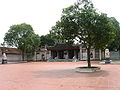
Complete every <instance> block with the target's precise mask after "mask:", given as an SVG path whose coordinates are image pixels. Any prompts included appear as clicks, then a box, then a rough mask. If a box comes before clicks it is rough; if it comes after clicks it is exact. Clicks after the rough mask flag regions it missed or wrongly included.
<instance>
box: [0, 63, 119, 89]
mask: <svg viewBox="0 0 120 90" xmlns="http://www.w3.org/2000/svg"><path fill="white" fill-rule="evenodd" d="M92 63H93V64H92V65H94V66H100V67H101V68H102V71H100V72H94V73H77V72H75V70H74V69H75V67H78V66H84V65H87V64H86V61H83V62H30V63H19V64H4V65H2V64H1V65H0V90H120V65H119V64H112V65H110V64H106V65H101V64H99V63H98V62H92Z"/></svg>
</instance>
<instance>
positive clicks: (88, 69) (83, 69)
mask: <svg viewBox="0 0 120 90" xmlns="http://www.w3.org/2000/svg"><path fill="white" fill-rule="evenodd" d="M100 69H101V68H100V67H96V66H92V67H87V66H85V67H77V68H75V70H76V72H97V71H100Z"/></svg>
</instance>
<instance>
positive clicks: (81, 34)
mask: <svg viewBox="0 0 120 90" xmlns="http://www.w3.org/2000/svg"><path fill="white" fill-rule="evenodd" d="M54 27H56V28H57V29H54V28H53V29H52V30H51V31H52V32H53V34H54V35H58V36H59V37H60V36H62V37H63V39H64V40H65V41H66V40H68V41H69V40H75V39H76V38H77V40H78V41H79V43H80V44H82V45H83V46H85V47H86V49H87V57H88V67H91V63H90V49H91V47H94V48H99V49H100V48H105V47H106V46H108V45H109V44H110V43H111V42H112V41H113V40H114V37H115V32H114V31H115V26H114V24H113V23H112V21H111V20H110V19H109V17H107V15H106V14H104V13H100V12H99V13H98V12H97V11H96V9H95V8H94V6H93V4H92V2H91V1H89V0H78V2H77V3H75V4H74V5H71V6H70V7H67V8H64V9H63V12H62V16H61V19H60V21H59V23H56V25H55V26H54ZM59 33H60V34H59Z"/></svg>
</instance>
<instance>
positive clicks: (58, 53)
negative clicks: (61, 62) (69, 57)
mask: <svg viewBox="0 0 120 90" xmlns="http://www.w3.org/2000/svg"><path fill="white" fill-rule="evenodd" d="M57 59H59V51H57Z"/></svg>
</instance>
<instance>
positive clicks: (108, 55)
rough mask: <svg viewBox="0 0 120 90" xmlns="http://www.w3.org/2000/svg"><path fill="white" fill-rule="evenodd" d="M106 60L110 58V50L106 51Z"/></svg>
mask: <svg viewBox="0 0 120 90" xmlns="http://www.w3.org/2000/svg"><path fill="white" fill-rule="evenodd" d="M105 58H110V52H109V49H105Z"/></svg>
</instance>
